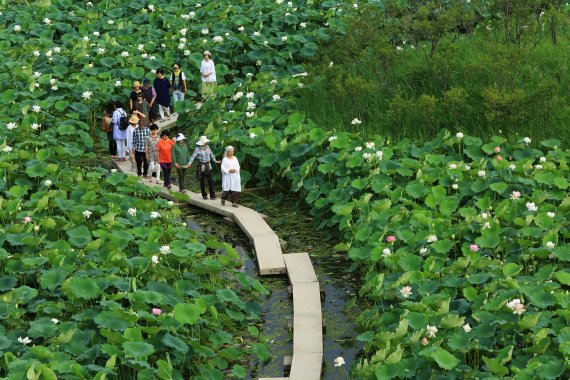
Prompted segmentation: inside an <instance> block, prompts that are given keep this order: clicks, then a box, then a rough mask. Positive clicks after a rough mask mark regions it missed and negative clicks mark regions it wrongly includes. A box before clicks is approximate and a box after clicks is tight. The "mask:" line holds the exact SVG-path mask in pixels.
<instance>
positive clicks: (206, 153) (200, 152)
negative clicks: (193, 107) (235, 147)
mask: <svg viewBox="0 0 570 380" xmlns="http://www.w3.org/2000/svg"><path fill="white" fill-rule="evenodd" d="M208 142H210V140H208V138H207V137H206V136H200V139H199V140H198V142H197V143H196V145H198V147H197V148H196V149H194V153H192V156H191V157H190V160H189V161H188V166H190V165H192V162H193V161H194V159H196V158H198V167H197V168H196V178H197V179H198V180H199V181H200V190H201V191H202V197H203V198H204V199H208V194H207V193H206V188H205V186H204V180H205V179H208V189H209V190H210V199H216V193H215V191H214V181H213V179H212V165H211V162H215V163H218V164H219V163H220V161H216V157H215V156H214V153H212V151H211V150H210V147H209V146H208Z"/></svg>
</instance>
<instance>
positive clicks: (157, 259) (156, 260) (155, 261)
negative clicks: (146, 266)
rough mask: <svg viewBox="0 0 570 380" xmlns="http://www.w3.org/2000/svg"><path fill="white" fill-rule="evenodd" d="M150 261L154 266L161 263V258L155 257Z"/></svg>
mask: <svg viewBox="0 0 570 380" xmlns="http://www.w3.org/2000/svg"><path fill="white" fill-rule="evenodd" d="M150 260H151V261H152V263H153V264H158V262H159V261H160V257H158V256H157V255H153V256H152V257H151V258H150Z"/></svg>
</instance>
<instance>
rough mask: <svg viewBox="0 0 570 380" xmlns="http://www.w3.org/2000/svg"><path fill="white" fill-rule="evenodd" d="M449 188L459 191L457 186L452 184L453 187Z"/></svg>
mask: <svg viewBox="0 0 570 380" xmlns="http://www.w3.org/2000/svg"><path fill="white" fill-rule="evenodd" d="M451 188H452V189H453V190H457V189H459V185H458V184H456V183H454V184H453V185H451Z"/></svg>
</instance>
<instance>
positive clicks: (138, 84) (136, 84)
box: [133, 80, 141, 87]
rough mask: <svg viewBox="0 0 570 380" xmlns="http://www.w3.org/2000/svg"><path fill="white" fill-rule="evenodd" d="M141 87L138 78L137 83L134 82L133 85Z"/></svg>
mask: <svg viewBox="0 0 570 380" xmlns="http://www.w3.org/2000/svg"><path fill="white" fill-rule="evenodd" d="M137 86H138V87H140V86H141V82H139V81H138V80H136V81H135V83H133V87H137Z"/></svg>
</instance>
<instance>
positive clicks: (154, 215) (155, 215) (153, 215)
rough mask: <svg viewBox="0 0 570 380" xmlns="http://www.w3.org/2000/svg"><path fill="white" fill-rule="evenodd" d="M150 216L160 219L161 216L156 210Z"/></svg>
mask: <svg viewBox="0 0 570 380" xmlns="http://www.w3.org/2000/svg"><path fill="white" fill-rule="evenodd" d="M150 218H151V219H158V218H160V214H159V213H158V212H156V211H153V212H151V213H150Z"/></svg>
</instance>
